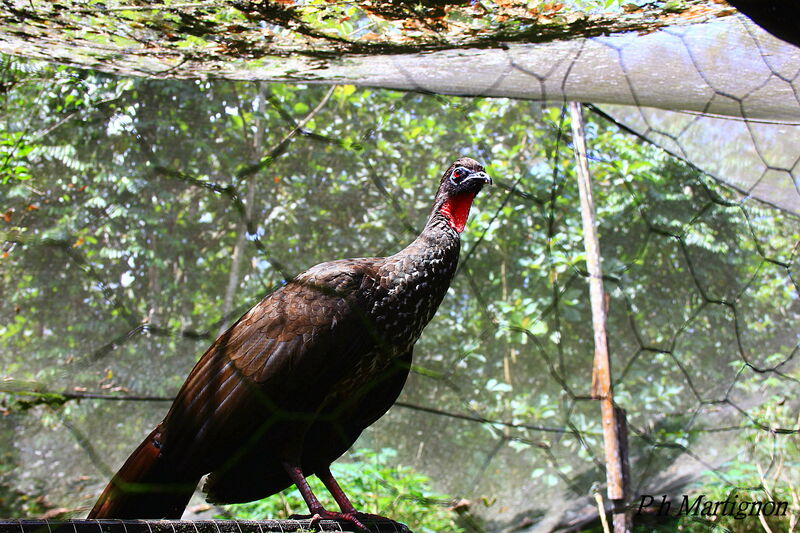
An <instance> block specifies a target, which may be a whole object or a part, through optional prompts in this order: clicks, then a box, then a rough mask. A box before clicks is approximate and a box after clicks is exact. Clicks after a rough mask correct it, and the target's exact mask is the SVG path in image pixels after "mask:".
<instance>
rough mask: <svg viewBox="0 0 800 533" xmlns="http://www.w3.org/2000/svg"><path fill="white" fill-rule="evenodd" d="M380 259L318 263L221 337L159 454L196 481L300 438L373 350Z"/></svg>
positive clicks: (197, 372)
mask: <svg viewBox="0 0 800 533" xmlns="http://www.w3.org/2000/svg"><path fill="white" fill-rule="evenodd" d="M374 261H375V260H364V259H362V260H344V261H333V262H330V263H323V264H321V265H317V266H316V267H313V268H312V269H309V270H308V271H306V272H305V273H303V274H301V275H300V276H298V277H297V278H296V279H295V280H294V281H292V282H291V283H289V284H287V285H286V286H285V287H283V288H281V289H279V290H277V291H275V292H274V293H272V294H271V295H269V296H267V297H266V298H264V299H263V300H262V301H261V302H259V303H258V304H257V305H256V306H254V307H253V308H252V309H250V311H248V312H247V313H246V314H245V315H244V316H243V317H242V318H240V319H239V321H238V322H236V324H234V325H233V326H232V327H231V328H230V329H229V330H228V331H227V332H225V333H224V334H222V335H221V336H220V337H219V338H218V339H217V340H216V341H215V342H214V344H213V345H212V346H211V347H210V348H209V349H208V350H207V351H206V353H205V354H204V355H203V357H202V358H201V359H200V361H198V363H197V365H195V367H194V369H193V370H192V372H191V373H190V374H189V377H188V378H187V379H186V382H185V383H184V384H183V387H181V389H180V391H179V392H178V396H177V398H176V400H175V402H174V403H173V405H172V407H171V409H170V411H169V413H168V414H167V417H166V418H165V419H164V422H163V423H162V435H163V441H162V445H163V449H162V453H163V454H164V455H165V456H170V458H171V460H172V461H174V462H175V464H176V465H178V467H179V469H180V470H183V471H186V472H192V473H193V474H195V475H197V476H198V477H199V476H200V475H203V474H205V473H207V472H209V471H211V470H216V469H218V468H225V467H226V465H228V464H230V463H229V462H230V461H231V457H237V456H242V455H243V454H246V452H247V449H248V447H252V446H255V445H258V446H259V447H260V448H264V447H266V448H270V446H272V447H273V448H274V449H271V450H270V449H265V450H264V452H273V453H280V452H281V450H280V449H279V447H280V446H291V445H292V443H291V440H292V439H293V438H302V433H304V428H305V427H307V425H308V424H309V423H310V415H313V413H315V412H316V410H317V409H318V408H319V406H320V405H321V403H322V401H323V399H324V397H325V395H326V394H327V392H328V390H329V389H330V387H331V386H332V384H334V383H336V381H337V380H338V378H339V376H341V375H342V374H343V373H345V372H347V370H348V367H349V366H350V365H351V360H353V359H354V357H355V355H357V354H358V353H363V350H365V349H368V345H369V344H370V343H371V342H372V340H371V336H370V335H369V324H367V323H366V320H365V318H364V317H365V314H364V309H363V305H364V301H365V300H364V295H365V294H368V293H369V287H370V286H371V284H372V283H373V282H372V278H371V272H373V271H374V270H373V269H372V268H371V266H372V264H374ZM303 420H305V422H304V421H303ZM278 430H280V431H278ZM298 432H299V433H300V434H299V435H293V433H298ZM271 434H275V438H274V439H270V435H271ZM265 441H269V442H265ZM272 441H274V442H273V443H272V444H270V442H272ZM278 460H279V459H278Z"/></svg>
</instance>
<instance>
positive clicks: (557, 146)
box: [0, 58, 800, 530]
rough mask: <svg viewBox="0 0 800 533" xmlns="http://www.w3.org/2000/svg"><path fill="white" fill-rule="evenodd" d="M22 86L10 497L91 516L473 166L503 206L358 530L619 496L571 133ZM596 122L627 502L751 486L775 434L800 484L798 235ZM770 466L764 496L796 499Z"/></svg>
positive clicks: (523, 124) (471, 265)
mask: <svg viewBox="0 0 800 533" xmlns="http://www.w3.org/2000/svg"><path fill="white" fill-rule="evenodd" d="M4 64H5V65H6V67H7V68H5V69H4V70H3V74H2V76H3V79H2V84H3V87H5V88H6V90H5V91H4V92H3V93H2V95H1V96H0V99H1V101H2V107H1V108H0V112H1V113H2V116H0V139H2V143H3V146H4V147H5V148H4V150H5V152H3V154H4V155H2V158H3V159H2V160H0V162H1V163H2V167H0V168H2V185H0V214H2V217H0V218H1V219H0V232H2V235H3V240H4V244H3V248H2V250H0V253H1V254H2V257H0V265H1V266H0V294H1V295H2V298H0V316H2V320H0V354H1V355H0V358H2V368H3V370H2V374H3V377H2V378H0V379H2V381H0V383H1V384H2V385H1V386H2V391H3V393H2V394H3V396H2V397H0V409H2V410H3V412H4V414H6V415H7V416H4V417H3V418H2V419H0V420H2V422H0V424H2V426H0V428H2V431H0V450H2V453H3V458H4V463H5V462H6V461H8V464H14V465H18V466H19V468H15V469H14V470H6V471H3V472H2V473H0V478H2V479H0V481H2V483H3V484H4V485H6V486H9V487H14V488H15V489H18V490H21V491H22V492H23V493H25V494H26V495H28V496H29V498H31V499H35V498H36V497H37V496H38V495H40V494H44V493H47V494H48V500H49V501H50V502H52V503H53V504H54V505H58V506H59V507H67V508H69V509H70V510H72V511H73V512H74V514H80V513H83V512H84V511H85V510H86V508H87V507H88V506H89V505H90V504H91V503H92V498H93V497H94V496H95V495H96V492H97V491H98V490H99V488H100V486H101V485H102V484H103V483H105V481H107V479H108V476H109V474H110V473H111V472H112V471H113V470H114V469H115V467H116V466H117V465H118V464H119V463H120V462H121V461H122V460H123V459H124V457H125V456H126V455H127V453H128V452H129V451H130V449H131V448H132V446H133V445H134V444H135V443H136V442H138V440H139V439H141V437H142V436H143V435H144V434H146V432H147V431H148V430H149V428H151V427H152V425H153V424H155V423H157V422H158V420H159V419H160V418H161V417H163V415H164V412H165V410H166V406H167V405H166V404H165V403H164V402H163V401H162V400H163V398H169V397H170V396H171V395H173V394H174V393H175V391H176V390H177V388H178V387H179V386H180V384H181V382H182V380H183V378H184V377H185V375H186V373H187V372H188V371H189V370H190V368H191V367H192V365H193V363H194V361H195V360H196V358H197V357H198V355H199V354H200V353H201V352H202V351H203V350H204V349H205V348H206V347H207V345H208V344H209V343H210V341H211V340H212V339H213V338H214V337H215V336H216V335H217V333H218V332H219V331H220V329H222V328H224V327H225V325H226V324H229V323H231V321H232V320H235V319H236V318H237V317H238V315H239V314H240V313H241V312H243V311H244V310H245V309H247V308H248V307H249V306H250V305H252V304H253V303H254V302H255V301H256V300H257V299H258V297H259V296H260V295H263V294H265V293H267V292H269V291H270V290H272V289H274V288H275V287H277V286H279V285H280V284H281V283H284V282H285V279H286V278H287V277H289V276H292V275H294V274H295V273H297V272H300V271H302V270H303V269H305V268H307V267H309V266H311V265H313V264H315V263H318V262H320V261H324V260H329V259H333V258H338V257H358V256H366V255H382V254H388V253H393V252H394V251H397V250H399V249H400V248H401V247H402V246H404V245H405V244H406V243H407V242H409V241H410V240H411V239H412V238H413V236H414V235H415V233H416V232H417V230H418V229H419V228H420V227H421V224H422V223H423V222H424V219H425V216H426V215H427V212H428V209H429V207H430V206H429V202H430V198H431V195H432V192H433V191H432V188H433V187H434V186H435V182H436V179H437V177H438V174H439V172H441V169H442V168H444V167H445V166H446V165H447V164H448V163H449V162H450V161H451V160H452V159H454V158H455V157H456V156H457V155H459V154H461V153H464V154H467V155H472V156H474V157H476V158H478V159H480V160H482V161H485V162H487V163H488V164H489V165H488V170H489V173H490V174H491V175H492V177H493V178H494V180H495V182H496V185H497V186H496V187H494V188H493V189H492V190H491V191H487V192H488V194H485V195H483V194H482V195H481V197H480V198H479V200H478V202H477V205H476V206H475V208H474V210H473V214H472V216H471V219H470V222H469V226H468V228H467V230H466V231H465V233H464V235H463V240H462V258H461V267H460V272H459V274H458V276H457V278H456V279H455V281H454V283H453V286H452V290H451V291H450V294H448V296H447V298H446V299H445V302H444V303H443V305H442V307H441V308H440V310H439V312H438V314H437V317H436V318H435V319H434V321H433V322H432V323H431V325H430V326H429V327H428V328H427V329H426V331H425V333H424V334H423V337H422V339H421V340H420V342H419V344H418V346H417V348H416V351H415V367H414V373H413V374H412V376H411V377H410V379H409V383H408V386H407V387H406V390H405V392H404V396H403V398H402V400H403V402H404V405H405V406H404V407H403V406H400V407H398V408H396V409H393V410H392V411H391V412H390V413H389V414H388V415H387V416H386V417H385V418H384V419H383V420H381V421H380V422H379V423H378V424H377V425H376V426H375V428H374V429H372V430H370V431H367V432H366V433H365V434H364V435H363V436H362V439H361V441H360V442H359V444H358V446H359V447H360V448H362V449H365V450H373V451H372V452H369V451H360V452H358V453H356V454H354V455H350V456H347V457H345V458H344V460H343V461H344V462H343V463H342V464H341V465H339V466H337V467H336V468H337V469H338V470H337V473H339V474H340V475H341V476H342V477H344V478H346V480H345V481H344V483H343V484H344V485H345V488H346V490H350V491H352V492H353V494H354V495H356V496H357V498H355V499H356V502H355V503H356V504H357V505H361V506H364V505H366V506H367V507H370V508H378V509H380V510H381V511H382V512H383V511H385V512H392V513H398V515H401V516H403V517H406V518H407V519H408V520H410V521H414V522H417V521H419V523H420V524H422V527H427V528H429V529H430V530H437V528H444V529H447V528H448V527H451V526H450V525H448V524H449V520H451V518H450V515H449V514H448V513H447V512H446V511H445V510H444V509H443V507H445V506H447V505H449V502H444V501H443V497H442V496H440V493H447V494H450V495H452V496H453V497H454V498H455V499H459V500H460V499H462V498H464V499H467V500H470V501H473V502H483V505H482V506H474V507H473V510H475V513H476V514H479V515H480V517H481V518H482V519H484V520H485V529H487V530H496V529H501V528H502V527H507V526H508V525H509V524H511V525H514V524H518V523H522V522H524V521H526V520H529V521H530V520H534V519H538V518H539V517H540V516H541V514H542V513H544V512H545V510H546V509H548V508H551V507H553V506H552V505H551V504H553V503H554V502H558V501H577V500H578V499H579V498H582V497H584V496H585V495H586V494H588V493H589V489H590V487H591V486H592V484H593V483H596V482H599V483H602V482H603V481H604V479H605V475H604V472H603V470H602V468H601V466H600V465H602V457H603V450H602V437H601V432H600V421H599V415H598V408H597V405H596V402H593V401H590V400H589V399H588V397H587V395H588V390H589V384H590V383H591V374H590V373H591V361H592V332H591V318H590V314H589V308H588V305H587V301H588V296H587V291H586V280H585V278H586V267H585V259H584V252H583V243H582V235H581V225H580V217H579V215H578V212H577V209H576V205H577V202H578V194H577V187H576V185H575V180H574V170H573V163H572V157H573V156H572V151H571V149H570V146H569V144H570V137H569V133H568V132H569V123H568V119H567V117H566V116H565V114H564V113H563V110H562V109H561V107H559V106H545V105H542V104H539V103H534V102H527V101H514V100H504V99H488V98H486V99H465V98H456V97H442V96H436V95H426V94H415V93H406V94H403V93H398V92H393V91H377V90H373V89H368V88H356V87H353V86H340V87H336V88H334V89H333V90H332V91H331V89H329V88H328V87H322V86H303V85H284V84H254V83H244V82H239V83H234V82H221V81H211V80H202V81H175V80H147V79H139V78H119V77H113V76H108V75H102V74H98V73H96V72H92V71H77V70H73V69H68V68H64V67H56V66H52V65H45V64H41V63H32V62H27V61H20V60H17V59H9V58H6V59H4ZM329 91H331V92H329ZM326 98H327V100H326ZM320 103H322V104H324V105H322V106H321V107H319V109H316V108H317V106H318V105H319V104H320ZM315 109H316V111H315ZM588 120H589V124H588V134H589V144H590V146H591V154H590V155H591V166H592V172H593V176H594V180H595V181H594V183H595V203H596V206H597V211H598V219H599V220H600V221H601V226H600V234H601V247H602V251H603V260H604V268H605V273H606V279H605V283H606V291H607V292H608V294H609V324H608V326H609V331H610V336H609V338H610V344H611V352H612V354H614V376H615V379H616V381H615V392H616V399H617V402H618V403H619V404H620V405H621V406H622V407H624V408H625V409H626V410H627V412H628V420H629V423H630V428H631V439H630V440H631V453H632V471H633V477H634V484H635V486H641V485H642V484H644V483H645V482H647V481H649V480H652V479H655V478H656V476H657V475H658V474H660V473H661V472H664V471H667V470H668V469H670V468H671V467H674V468H675V469H676V470H677V473H676V477H680V476H681V475H682V474H685V475H689V474H694V473H695V472H696V471H697V469H698V467H697V463H696V462H692V463H691V466H690V467H686V466H685V463H681V459H685V458H686V457H687V456H688V455H690V454H694V455H692V457H694V456H698V457H700V458H701V459H702V460H703V461H705V463H704V464H706V466H704V467H703V469H707V470H709V474H707V475H705V476H703V477H702V479H701V480H700V481H699V482H698V483H699V484H700V487H702V488H703V490H712V489H714V490H717V489H716V488H715V486H716V485H715V484H716V483H718V479H721V478H722V477H724V478H725V479H729V480H730V479H733V480H735V479H737V475H735V472H736V471H737V469H740V467H741V464H739V463H737V462H736V461H732V462H729V463H727V464H721V463H722V461H719V462H718V463H714V461H716V459H715V458H719V457H728V456H729V455H731V454H736V453H738V451H739V450H740V449H743V448H744V447H747V449H749V450H751V451H752V452H753V453H754V454H758V453H765V452H766V450H770V449H773V448H774V446H772V445H770V446H767V445H766V444H765V442H764V440H758V439H766V438H768V437H769V438H772V437H770V436H771V435H773V430H774V429H775V428H778V429H785V430H787V432H788V434H787V439H784V440H776V441H775V442H776V443H779V444H780V446H783V448H781V449H780V454H779V455H780V457H782V461H783V464H785V465H787V466H786V467H785V468H784V469H783V472H788V471H790V468H789V466H790V465H793V464H794V463H796V461H797V450H796V447H794V445H793V444H792V445H790V444H789V442H790V441H789V438H791V435H792V433H793V432H794V431H796V421H793V420H792V419H791V417H790V414H791V412H792V409H795V410H796V404H795V403H794V402H793V400H791V398H793V397H797V394H796V392H797V391H796V389H797V383H798V382H797V377H798V376H797V370H796V366H795V362H794V355H795V347H796V345H797V340H798V339H797V334H796V324H797V320H798V318H800V316H799V315H800V309H799V308H798V297H797V296H798V291H797V284H796V279H797V275H796V271H797V265H798V263H797V257H796V251H795V250H796V243H797V242H798V240H800V224H798V221H797V220H796V219H795V218H793V217H791V216H788V215H786V214H784V213H781V212H779V211H777V210H775V209H772V208H770V207H768V206H763V205H759V204H756V203H755V202H753V201H751V200H743V199H742V198H741V197H740V196H739V195H737V194H736V193H735V192H733V191H731V190H728V189H726V188H724V187H722V186H720V185H719V184H717V183H716V182H715V181H713V180H712V179H710V178H709V177H708V176H705V175H702V174H701V173H700V172H699V171H698V170H697V169H695V168H693V167H692V166H691V165H689V164H687V163H686V162H683V161H680V160H678V159H675V158H673V157H671V156H669V155H667V154H665V153H664V152H663V151H661V150H659V149H657V148H655V147H653V146H650V145H648V144H646V143H644V142H642V141H641V140H639V139H637V138H635V137H632V136H630V135H629V134H627V133H625V132H624V131H623V130H621V129H620V128H619V127H618V126H617V125H615V124H613V123H610V122H608V121H606V120H604V119H603V118H601V117H600V116H599V115H595V114H589V116H588ZM301 121H304V123H303V124H302V127H299V126H300V122H301ZM236 257H239V258H240V259H239V260H237V259H236ZM776 394H777V395H782V396H783V397H784V398H785V405H786V407H785V408H784V410H783V411H781V410H779V409H778V407H777V406H779V404H778V402H779V400H777V399H775V400H773V399H772V397H773V396H775V395H776ZM98 395H100V396H102V395H108V396H114V397H116V398H128V399H129V400H128V401H113V402H112V401H107V400H102V399H96V398H95V397H96V396H98ZM87 396H91V397H87ZM82 397H83V399H81V398H82ZM143 399H147V400H148V401H146V402H145V401H135V400H143ZM420 408H423V409H420ZM442 413H444V414H442ZM476 420H477V422H476ZM481 420H483V421H484V422H482V423H481V422H480V421H481ZM726 428H731V429H726ZM779 435H782V434H779ZM795 437H796V436H795ZM780 438H782V437H780ZM387 448H391V449H393V450H396V455H392V454H389V453H386V452H383V451H381V452H377V451H374V450H385V449H387ZM770 453H773V452H770ZM776 457H777V455H776ZM757 459H758V462H759V464H762V465H767V464H769V463H768V462H767V461H766V457H764V456H759V457H758V458H757ZM348 461H349V462H348ZM744 461H745V459H744V457H742V458H741V462H742V463H744ZM712 463H713V464H712ZM682 464H683V466H681V465H682ZM408 465H412V466H413V469H412V468H411V467H410V466H408ZM681 468H683V470H680V469H681ZM764 468H765V470H764V472H765V473H764V476H765V478H764V479H766V480H768V481H767V483H765V484H767V485H769V486H770V488H769V490H770V491H773V492H774V493H775V494H779V495H780V494H789V493H791V492H792V491H793V490H794V489H793V487H795V486H796V483H795V481H794V480H793V479H791V478H789V477H780V476H779V477H777V478H775V479H774V480H773V479H772V478H769V475H770V472H774V470H772V469H769V468H767V467H766V466H764ZM687 470H688V472H687ZM53 472H58V478H57V480H52V479H51V477H52V476H51V474H52V473H53ZM746 475H747V476H750V479H749V480H748V481H747V482H746V483H744V485H747V486H749V484H750V483H751V481H757V480H755V479H753V478H752V472H747V473H746ZM736 485H737V486H738V485H739V484H738V482H737V483H736ZM719 490H720V491H721V492H722V491H727V490H730V489H727V488H722V487H721V486H720V488H719ZM530 494H535V495H536V497H535V498H533V497H529V496H527V495H530ZM521 495H526V496H525V497H523V496H521ZM406 496H411V497H412V498H410V499H409V498H407V497H406ZM284 498H286V501H287V502H290V506H291V508H292V510H295V511H297V510H300V509H301V506H300V505H299V503H298V502H297V501H294V500H292V499H291V498H292V496H291V495H284ZM282 507H283V503H281V500H280V498H273V499H272V500H268V502H266V503H261V504H258V506H257V507H253V509H254V510H253V512H254V513H259V512H262V511H265V510H266V511H269V512H273V511H274V512H278V511H280V509H281V508H282ZM426 509H427V510H426ZM16 511H17V512H18V513H29V514H31V515H32V514H36V513H37V512H38V511H37V510H29V509H25V508H18V509H17V510H16ZM235 512H237V513H238V511H235ZM794 512H795V515H796V514H797V511H794ZM459 524H461V522H459ZM750 525H752V524H750ZM750 525H748V527H750ZM480 527H481V528H484V526H480ZM753 527H756V526H753Z"/></svg>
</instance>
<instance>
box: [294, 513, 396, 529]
mask: <svg viewBox="0 0 800 533" xmlns="http://www.w3.org/2000/svg"><path fill="white" fill-rule="evenodd" d="M289 518H291V519H292V520H310V521H311V523H310V524H309V525H310V527H316V526H317V525H319V521H320V520H343V521H345V522H350V523H351V524H353V525H354V526H356V527H357V528H358V529H360V530H362V531H367V532H368V531H370V529H369V528H368V527H367V526H366V525H364V522H391V523H393V524H397V525H398V526H400V524H399V523H398V522H395V521H394V520H392V519H391V518H386V517H385V516H380V515H375V514H369V513H360V512H358V511H356V512H352V513H339V512H336V511H328V510H327V509H317V510H315V511H314V513H313V514H306V515H298V514H295V515H292V516H290V517H289ZM397 530H398V531H403V529H402V528H400V529H397Z"/></svg>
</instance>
